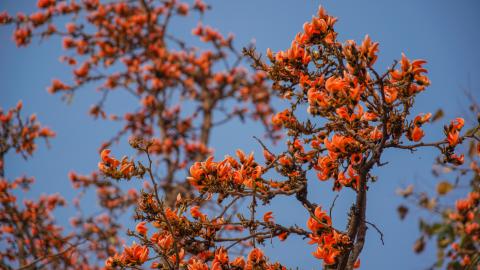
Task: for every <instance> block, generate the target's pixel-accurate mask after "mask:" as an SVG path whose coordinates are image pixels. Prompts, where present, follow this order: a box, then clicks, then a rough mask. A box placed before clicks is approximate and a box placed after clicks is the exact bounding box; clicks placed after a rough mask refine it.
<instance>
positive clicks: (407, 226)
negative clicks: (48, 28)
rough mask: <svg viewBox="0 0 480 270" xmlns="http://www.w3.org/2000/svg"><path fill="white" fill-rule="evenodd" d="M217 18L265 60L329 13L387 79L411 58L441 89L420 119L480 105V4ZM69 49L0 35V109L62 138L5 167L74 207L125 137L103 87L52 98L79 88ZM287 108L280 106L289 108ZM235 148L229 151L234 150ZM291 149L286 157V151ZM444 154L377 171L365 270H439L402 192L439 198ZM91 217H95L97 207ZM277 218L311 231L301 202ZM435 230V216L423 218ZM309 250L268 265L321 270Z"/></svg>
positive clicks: (394, 162) (244, 5)
mask: <svg viewBox="0 0 480 270" xmlns="http://www.w3.org/2000/svg"><path fill="white" fill-rule="evenodd" d="M35 2H36V1H33V0H32V1H27V0H26V1H15V0H3V1H1V2H0V10H8V11H10V12H13V13H16V12H17V11H20V10H23V11H26V12H30V11H32V10H33V9H34V6H35ZM207 2H208V3H209V4H211V5H212V6H213V9H212V10H211V11H209V12H208V13H207V16H206V17H205V19H204V23H206V24H211V25H213V26H214V27H216V28H218V29H220V31H221V32H223V33H228V32H233V33H234V34H235V36H236V42H235V43H236V45H237V46H238V47H241V46H242V45H245V44H247V43H249V42H251V41H252V40H254V41H255V43H256V46H257V48H258V50H259V51H260V52H265V50H266V48H272V50H273V51H277V50H283V49H286V48H288V46H289V45H290V42H291V40H292V39H293V38H294V36H295V34H296V33H297V32H299V31H301V29H302V24H303V23H304V22H305V21H308V20H310V18H311V16H312V15H314V14H315V13H316V11H317V8H318V6H319V5H320V4H321V5H323V6H325V8H326V9H327V11H328V12H329V13H330V14H332V15H334V16H336V17H338V18H339V22H338V23H337V25H336V30H337V32H338V33H339V40H342V41H344V40H347V39H353V40H356V41H357V42H360V41H361V40H362V39H363V37H364V36H365V34H369V35H370V37H371V38H372V39H373V40H375V41H378V42H380V55H379V60H378V61H377V64H376V66H377V68H378V69H379V70H382V69H384V68H386V67H388V66H389V65H390V64H391V63H392V61H393V60H394V59H399V58H400V56H401V53H402V52H404V53H405V54H406V55H407V56H408V57H409V58H410V59H415V58H423V59H426V60H427V61H428V64H427V68H428V70H429V77H430V80H431V81H432V85H431V86H430V87H429V88H428V89H427V91H425V92H424V93H422V94H420V95H419V96H418V99H417V103H416V109H415V110H414V112H413V113H414V114H416V113H420V112H434V111H436V109H438V108H439V107H442V108H444V110H445V112H446V116H447V117H446V118H445V119H443V120H442V121H444V122H445V121H447V120H449V119H451V118H453V117H455V116H457V115H462V114H463V113H464V111H465V108H466V106H467V104H468V100H466V99H465V98H464V95H463V90H464V89H469V91H471V92H472V93H473V95H474V96H476V97H478V96H479V93H480V92H479V91H480V90H479V88H478V86H477V85H478V84H479V83H480V79H479V78H480V76H479V74H480V67H479V64H478V63H480V53H479V52H478V45H479V44H480V31H478V27H479V26H480V16H478V11H480V2H478V1H474V0H472V1H445V0H438V1H433V0H431V1H415V0H409V1H381V0H370V1H353V0H351V1H340V0H337V1H333V0H331V1H300V0H281V1H279V0H277V1H275V0H262V1H258V0H257V1H255V0H243V1H228V0H216V1H213V0H211V1H207ZM191 26H194V25H192V24H191V23H190V21H188V20H187V21H178V23H177V24H176V25H175V26H173V27H172V29H171V31H174V32H175V33H176V34H178V35H181V36H185V37H186V38H187V39H191V37H190V28H191ZM60 55H61V45H60V43H59V41H58V40H50V41H47V42H43V43H40V42H38V40H35V41H34V42H33V43H32V45H31V46H30V47H28V48H21V49H18V48H16V47H15V45H14V43H13V42H12V39H11V28H0V81H1V84H2V85H1V89H0V106H1V107H2V108H8V107H11V106H14V105H15V104H16V102H17V101H18V100H19V99H22V100H23V101H24V105H25V106H24V107H25V111H26V112H28V113H37V115H38V117H39V119H40V121H41V122H42V123H43V124H45V125H47V126H49V127H51V128H52V129H53V130H55V131H56V132H57V138H55V139H54V140H53V141H52V147H51V148H50V149H47V148H46V147H44V146H43V145H42V146H40V147H39V151H37V153H36V154H35V155H34V157H33V158H31V159H30V160H28V162H25V161H23V160H22V159H21V158H19V157H18V156H15V155H12V154H10V155H9V156H8V157H7V160H6V173H7V177H11V178H13V177H15V176H19V175H23V174H26V175H30V176H35V177H36V179H37V183H36V185H35V187H34V189H33V190H32V192H31V193H29V194H28V196H36V195H38V194H41V193H55V192H59V193H61V194H62V195H64V196H65V197H71V196H72V195H73V194H76V192H75V191H74V190H72V188H71V184H70V182H69V180H68V178H67V174H68V172H69V171H71V170H74V171H76V172H79V173H85V174H86V173H89V172H91V171H93V170H94V169H96V164H97V162H98V154H97V148H98V146H99V145H100V143H101V142H102V141H104V140H105V139H107V138H109V136H110V135H111V134H112V132H113V131H115V130H117V129H118V125H116V124H114V123H110V122H103V121H98V120H97V121H95V120H93V119H91V118H90V117H89V116H88V115H87V111H88V109H89V107H90V105H91V104H92V103H93V102H95V101H96V100H97V99H98V98H99V95H98V93H96V91H95V88H94V87H91V88H89V87H86V88H85V89H83V91H79V92H78V94H77V95H76V96H75V98H74V100H73V102H72V103H71V104H66V103H65V102H63V101H62V100H61V99H60V97H59V96H52V95H49V94H48V93H47V92H46V90H45V89H46V87H47V86H48V85H49V83H50V81H51V79H52V78H60V79H65V80H68V79H69V78H70V70H69V69H68V68H67V67H66V66H64V65H63V64H61V63H59V61H58V58H59V56H60ZM127 100H128V96H127V95H122V94H117V95H116V96H114V97H113V98H112V99H110V100H109V102H108V104H107V106H108V108H109V109H110V110H111V111H121V110H123V109H124V108H125V107H128V106H131V103H130V102H128V101H127ZM278 106H280V105H278ZM442 121H440V123H437V124H433V125H431V127H430V128H427V129H426V133H427V136H426V137H428V138H430V139H431V140H436V139H439V138H441V136H442V134H441V128H442V125H443V122H442ZM215 132H216V133H215V134H214V135H213V137H212V142H213V144H212V146H213V147H214V148H215V149H216V156H217V157H219V158H220V157H223V155H225V154H231V153H233V152H234V151H235V150H236V149H237V148H242V149H244V150H245V151H247V152H249V151H255V152H260V147H259V146H258V144H256V143H255V141H254V140H253V139H252V136H253V135H261V134H262V132H263V130H262V128H261V127H260V126H259V125H257V124H252V123H250V124H246V125H242V126H240V125H239V123H237V122H234V123H231V124H228V125H226V126H223V127H220V128H218V129H217V130H216V131H215ZM227 138H228V139H227ZM281 147H282V146H280V148H281ZM113 151H114V153H116V155H118V156H121V155H123V154H128V153H132V151H131V150H130V149H129V147H128V144H127V142H126V140H125V141H123V142H120V144H119V145H116V146H115V147H114V148H113ZM434 153H435V152H433V151H430V150H420V151H418V152H417V153H415V154H410V153H409V152H401V153H400V152H387V153H385V157H384V160H388V161H390V163H389V164H388V165H387V166H385V167H382V168H381V169H379V170H376V171H375V172H376V174H377V175H378V176H379V181H378V182H377V183H375V184H374V185H372V186H371V189H370V191H369V198H368V213H367V219H368V220H369V221H370V222H373V223H375V224H376V225H377V226H378V227H379V228H381V229H382V231H383V233H384V234H385V246H382V245H381V243H380V241H379V237H378V235H377V234H376V233H375V232H374V230H372V229H371V230H369V231H368V235H367V244H366V246H365V249H364V253H363V254H362V256H361V259H362V267H361V269H425V268H426V267H427V266H429V265H430V262H433V260H434V256H435V254H434V252H432V249H430V250H428V251H427V252H426V253H424V254H422V255H415V254H413V251H412V244H413V242H414V240H415V238H416V237H417V236H418V234H417V227H418V224H417V221H416V219H415V217H416V215H410V216H408V217H407V219H406V220H404V221H400V220H399V219H398V217H397V215H396V211H395V209H396V207H397V206H398V204H399V203H401V202H402V199H401V198H398V197H397V196H396V195H395V189H396V188H397V187H399V186H406V185H407V184H409V183H416V184H417V185H418V186H419V187H420V188H423V189H431V188H433V187H434V185H435V181H434V180H433V179H432V177H431V176H430V173H429V172H430V168H431V164H432V161H433V156H434ZM310 181H311V188H312V192H311V200H312V201H316V202H318V203H320V204H324V205H325V207H328V206H329V205H330V203H331V200H332V198H333V196H334V195H333V194H332V193H331V191H330V189H331V183H319V182H318V181H317V180H316V179H315V178H312V179H311V180H310ZM352 195H353V194H352V193H351V192H348V191H345V192H342V193H341V196H340V198H339V200H338V202H337V205H336V208H335V210H334V223H335V224H336V225H338V226H340V227H341V226H343V225H344V222H345V217H344V213H345V211H344V210H345V209H347V208H348V207H349V205H350V204H351V202H352V199H353V196H352ZM85 206H86V207H87V208H92V209H95V208H96V205H95V203H94V202H91V203H87V204H86V205H85ZM273 211H274V213H275V216H276V220H277V221H278V222H285V223H287V224H294V223H298V224H300V225H302V226H303V225H304V221H305V220H306V213H305V211H304V210H302V208H301V207H299V206H296V204H295V201H294V200H285V201H281V200H278V201H274V205H273ZM68 216H69V211H68V210H60V211H59V212H58V219H59V221H60V223H62V224H66V223H67V222H68ZM424 216H425V217H426V218H429V216H428V215H424ZM313 249H314V247H313V246H308V245H307V244H306V242H305V241H303V240H301V239H295V238H292V239H289V242H288V245H280V244H279V243H277V242H275V241H274V242H273V246H272V245H270V244H268V245H267V251H268V253H267V254H268V255H269V256H270V257H271V258H272V259H278V260H280V261H281V262H284V263H285V264H286V265H287V266H291V267H294V266H299V267H300V268H301V269H319V268H320V263H319V261H318V260H316V259H314V258H313V257H312V256H311V255H310V253H311V252H312V251H313Z"/></svg>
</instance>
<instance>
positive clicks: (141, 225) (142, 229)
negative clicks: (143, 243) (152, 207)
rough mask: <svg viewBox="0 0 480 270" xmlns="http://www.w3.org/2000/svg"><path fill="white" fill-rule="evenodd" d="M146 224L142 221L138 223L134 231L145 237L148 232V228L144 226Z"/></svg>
mask: <svg viewBox="0 0 480 270" xmlns="http://www.w3.org/2000/svg"><path fill="white" fill-rule="evenodd" d="M145 224H146V222H145V221H142V222H140V223H138V224H137V226H136V227H135V230H136V231H137V232H138V233H139V234H141V235H144V236H145V235H147V231H148V228H147V226H145Z"/></svg>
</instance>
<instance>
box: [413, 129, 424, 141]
mask: <svg viewBox="0 0 480 270" xmlns="http://www.w3.org/2000/svg"><path fill="white" fill-rule="evenodd" d="M424 135H425V133H424V132H423V130H422V129H421V128H420V127H418V126H417V125H415V127H414V128H413V130H412V135H411V137H412V141H414V142H418V141H420V140H421V139H422V138H423V136H424Z"/></svg>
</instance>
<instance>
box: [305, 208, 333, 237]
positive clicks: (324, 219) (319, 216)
mask: <svg viewBox="0 0 480 270" xmlns="http://www.w3.org/2000/svg"><path fill="white" fill-rule="evenodd" d="M314 214H315V217H316V219H314V218H312V217H310V218H309V219H308V221H307V227H308V228H309V229H310V230H311V231H312V232H316V231H318V230H319V229H322V228H325V227H330V226H331V225H332V220H331V219H330V217H329V216H328V215H327V212H325V211H322V207H320V206H318V207H317V208H315V213H314ZM317 220H318V221H317ZM319 221H320V222H321V223H320V222H319Z"/></svg>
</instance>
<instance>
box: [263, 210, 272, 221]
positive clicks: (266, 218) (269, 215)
mask: <svg viewBox="0 0 480 270" xmlns="http://www.w3.org/2000/svg"><path fill="white" fill-rule="evenodd" d="M263 221H264V222H265V223H273V222H274V220H273V215H272V211H269V212H266V213H265V214H264V215H263Z"/></svg>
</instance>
